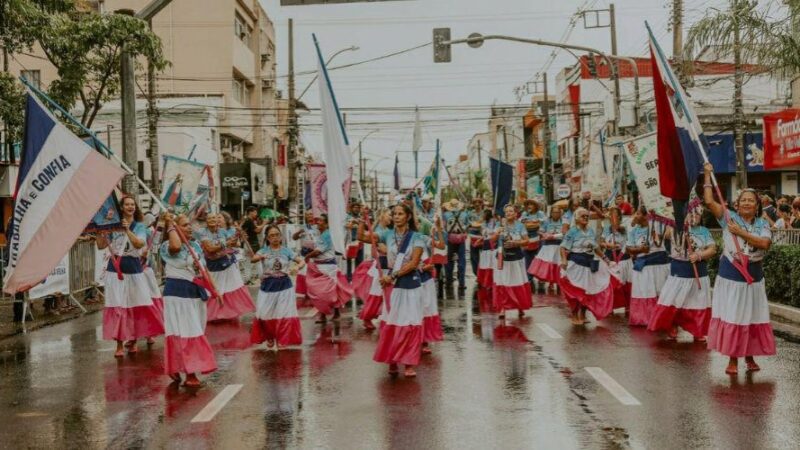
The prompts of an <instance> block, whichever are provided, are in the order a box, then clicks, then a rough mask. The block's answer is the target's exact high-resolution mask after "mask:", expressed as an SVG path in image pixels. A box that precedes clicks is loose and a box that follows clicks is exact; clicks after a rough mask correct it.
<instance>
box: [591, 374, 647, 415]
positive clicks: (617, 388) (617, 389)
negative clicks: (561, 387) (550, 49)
mask: <svg viewBox="0 0 800 450" xmlns="http://www.w3.org/2000/svg"><path fill="white" fill-rule="evenodd" d="M586 371H587V372H589V375H591V376H592V377H593V378H594V379H595V380H597V382H598V383H600V384H601V385H602V386H603V387H604V388H606V390H607V391H608V392H609V393H611V395H613V396H614V397H616V399H617V400H619V402H620V403H622V404H623V405H625V406H639V405H641V403H639V400H636V397H634V396H633V395H631V393H630V392H628V391H626V390H625V388H624V387H622V385H621V384H619V383H617V381H616V380H614V379H613V378H611V375H609V374H607V373H606V371H605V370H603V369H601V368H599V367H587V368H586Z"/></svg>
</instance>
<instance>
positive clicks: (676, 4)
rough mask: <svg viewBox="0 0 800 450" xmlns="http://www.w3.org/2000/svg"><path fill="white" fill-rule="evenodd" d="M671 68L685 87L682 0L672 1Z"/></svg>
mask: <svg viewBox="0 0 800 450" xmlns="http://www.w3.org/2000/svg"><path fill="white" fill-rule="evenodd" d="M672 67H675V68H676V69H677V72H678V81H679V82H680V83H681V85H682V86H686V81H687V79H686V70H685V68H684V67H683V0H672Z"/></svg>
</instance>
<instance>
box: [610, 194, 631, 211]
mask: <svg viewBox="0 0 800 450" xmlns="http://www.w3.org/2000/svg"><path fill="white" fill-rule="evenodd" d="M614 204H615V205H616V206H617V208H619V210H620V212H621V213H622V215H623V216H630V215H631V214H633V205H631V204H630V203H628V202H627V201H626V200H625V196H623V195H622V194H617V196H616V197H615V198H614Z"/></svg>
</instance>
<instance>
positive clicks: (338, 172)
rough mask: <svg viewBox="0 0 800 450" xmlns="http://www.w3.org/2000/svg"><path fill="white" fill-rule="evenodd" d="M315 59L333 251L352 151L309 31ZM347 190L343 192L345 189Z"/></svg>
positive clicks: (341, 234)
mask: <svg viewBox="0 0 800 450" xmlns="http://www.w3.org/2000/svg"><path fill="white" fill-rule="evenodd" d="M313 39H314V46H315V47H316V49H317V62H318V63H319V68H318V72H317V73H318V74H319V105H320V112H321V113H322V138H323V143H324V155H325V174H326V178H327V183H326V184H327V191H328V202H327V203H328V225H329V226H330V232H331V240H332V241H333V248H334V250H335V251H337V252H339V253H342V254H344V251H345V222H346V221H347V210H348V208H347V203H348V200H349V199H350V193H349V185H350V181H351V179H352V175H353V155H352V153H351V152H350V142H349V141H348V139H347V132H346V131H345V129H344V122H343V121H342V115H341V113H340V112H339V105H338V104H337V103H336V96H335V95H334V92H333V85H332V84H331V79H330V77H329V76H328V69H327V68H326V67H325V61H324V60H323V58H322V51H320V48H319V42H318V41H317V36H316V35H313ZM346 190H347V191H348V192H345V191H346Z"/></svg>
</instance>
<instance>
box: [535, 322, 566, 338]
mask: <svg viewBox="0 0 800 450" xmlns="http://www.w3.org/2000/svg"><path fill="white" fill-rule="evenodd" d="M536 326H537V327H539V329H540V330H542V331H543V332H544V334H546V335H547V337H549V338H550V339H562V336H561V335H560V334H558V331H556V330H554V329H553V327H551V326H550V325H548V324H546V323H537V324H536Z"/></svg>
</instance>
